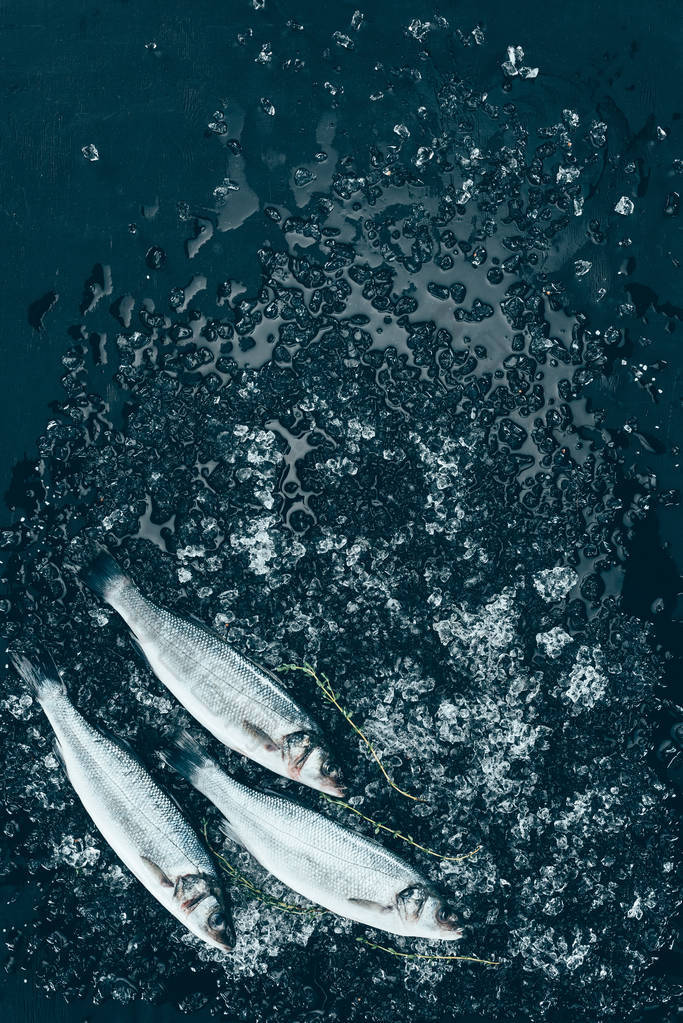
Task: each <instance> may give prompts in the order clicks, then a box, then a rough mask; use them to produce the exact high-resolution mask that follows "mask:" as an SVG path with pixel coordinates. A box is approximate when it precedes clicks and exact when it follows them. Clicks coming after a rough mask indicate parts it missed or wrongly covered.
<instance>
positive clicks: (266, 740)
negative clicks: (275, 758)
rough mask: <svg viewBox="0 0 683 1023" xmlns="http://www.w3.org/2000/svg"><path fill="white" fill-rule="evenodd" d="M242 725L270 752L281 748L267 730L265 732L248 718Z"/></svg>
mask: <svg viewBox="0 0 683 1023" xmlns="http://www.w3.org/2000/svg"><path fill="white" fill-rule="evenodd" d="M242 727H243V728H244V730H245V732H247V734H248V735H250V736H251V737H252V739H255V740H256V741H257V742H260V743H261V744H262V746H263V748H264V749H265V750H267V752H268V753H275V752H276V750H278V749H279V748H280V747H279V746H278V745H277V743H276V742H275V741H274V740H273V739H271V737H270V736H269V735H268V733H267V732H264V731H263V729H262V728H259V727H258V725H253V724H252V723H251V721H247V719H246V718H245V719H244V721H243V722H242Z"/></svg>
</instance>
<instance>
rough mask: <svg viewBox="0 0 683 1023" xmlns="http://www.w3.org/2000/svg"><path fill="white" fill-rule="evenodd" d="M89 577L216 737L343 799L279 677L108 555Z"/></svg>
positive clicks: (311, 725) (337, 778)
mask: <svg viewBox="0 0 683 1023" xmlns="http://www.w3.org/2000/svg"><path fill="white" fill-rule="evenodd" d="M84 579H85V581H86V582H87V583H88V585H89V586H90V587H91V589H93V590H94V591H95V593H97V594H98V595H99V596H100V597H101V598H102V599H103V600H104V601H106V603H107V604H110V605H111V607H113V608H114V609H115V610H116V611H118V613H119V614H120V615H121V617H122V618H123V620H124V621H125V622H126V624H127V625H128V626H129V628H130V629H131V631H132V633H133V635H134V637H135V639H136V640H137V643H138V645H139V646H140V649H141V650H142V652H143V654H144V656H145V657H146V659H147V660H148V662H149V664H150V666H151V668H152V670H153V671H154V673H155V675H156V676H157V678H159V679H160V681H161V682H163V683H164V685H165V686H167V687H168V688H169V689H170V691H171V692H172V693H173V695H174V696H175V697H176V699H177V700H179V701H180V703H182V704H183V706H184V707H185V708H186V709H187V710H188V711H189V712H190V714H191V715H192V716H193V717H194V718H196V719H197V721H199V723H200V724H202V725H203V726H204V728H206V729H207V730H208V731H209V732H211V734H212V735H215V737H216V738H217V739H219V740H220V741H221V742H222V743H224V744H225V745H226V746H228V747H229V748H230V749H234V750H237V752H238V753H242V754H243V755H244V756H245V757H249V758H250V759H251V760H255V761H256V762H257V763H259V764H263V766H264V767H267V768H269V770H271V771H274V772H275V773H276V774H281V775H283V776H284V777H285V778H293V779H295V780H296V781H299V782H301V783H302V784H303V785H309V786H310V787H311V788H312V789H320V790H321V791H323V792H331V793H333V794H334V795H343V788H342V785H341V775H340V772H339V770H338V768H337V767H336V765H335V764H334V763H333V761H332V759H331V757H330V755H329V753H328V752H327V750H326V749H325V746H324V745H323V741H322V737H321V734H320V730H319V728H318V726H317V724H316V723H315V721H313V719H312V718H311V717H309V716H308V714H307V713H306V712H305V711H303V710H302V709H301V708H300V707H298V706H297V704H296V703H295V702H294V700H292V698H291V697H290V696H288V694H287V693H286V692H285V690H284V689H283V688H282V686H281V684H280V682H279V681H278V679H277V678H276V677H275V676H274V675H272V674H271V673H270V672H269V671H266V670H265V669H264V668H261V667H259V666H258V665H257V664H254V662H253V661H251V660H249V658H248V657H245V656H244V655H243V654H240V653H238V651H237V650H235V649H233V647H231V646H230V644H229V643H226V642H225V640H223V639H220V638H219V637H218V636H217V635H216V634H215V633H214V632H212V631H211V629H209V628H208V627H207V626H205V625H202V624H201V623H200V622H196V621H193V620H192V619H188V618H185V617H183V616H182V615H179V614H174V613H173V612H171V611H167V610H166V609H165V608H162V607H157V606H156V605H155V604H153V603H152V602H151V601H150V600H147V598H146V597H144V596H143V595H142V594H141V593H140V591H139V590H138V589H137V587H136V586H135V584H134V583H133V582H132V580H131V579H129V578H128V576H127V575H125V574H124V572H122V570H121V569H120V567H119V566H118V565H117V563H116V562H115V561H114V559H113V558H112V557H111V556H110V555H109V554H108V553H106V552H101V553H100V554H99V555H98V556H97V557H96V558H95V560H94V561H93V563H92V564H91V565H90V566H89V568H88V569H87V570H86V571H85V572H84Z"/></svg>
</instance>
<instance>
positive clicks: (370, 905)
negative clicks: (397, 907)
mask: <svg viewBox="0 0 683 1023" xmlns="http://www.w3.org/2000/svg"><path fill="white" fill-rule="evenodd" d="M348 901H349V902H351V903H352V904H353V905H354V906H359V907H360V909H369V910H372V912H373V913H391V911H392V909H393V908H394V907H393V906H383V905H382V904H381V903H380V902H373V901H372V899H354V898H353V897H352V896H351V895H350V896H349V898H348Z"/></svg>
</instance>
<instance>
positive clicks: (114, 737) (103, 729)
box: [97, 724, 140, 763]
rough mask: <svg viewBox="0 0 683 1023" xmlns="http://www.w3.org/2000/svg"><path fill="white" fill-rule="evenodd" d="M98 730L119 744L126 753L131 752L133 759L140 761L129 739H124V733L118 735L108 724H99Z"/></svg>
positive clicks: (106, 737)
mask: <svg viewBox="0 0 683 1023" xmlns="http://www.w3.org/2000/svg"><path fill="white" fill-rule="evenodd" d="M97 731H98V732H100V733H101V734H102V735H103V736H104V737H105V739H109V741H110V742H113V743H114V744H115V745H116V746H119V747H120V748H121V749H122V750H124V751H125V752H126V753H128V754H130V756H131V757H133V759H134V760H135V761H137V763H139V762H140V758H139V756H138V755H137V753H136V752H135V750H134V749H133V747H132V746H131V744H130V742H129V741H128V739H124V737H123V736H122V735H116V734H115V733H114V732H113V731H112V730H111V728H108V727H107V725H100V724H98V725H97Z"/></svg>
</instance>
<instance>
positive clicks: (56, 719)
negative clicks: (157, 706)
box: [10, 653, 235, 951]
mask: <svg viewBox="0 0 683 1023" xmlns="http://www.w3.org/2000/svg"><path fill="white" fill-rule="evenodd" d="M10 657H11V660H12V663H13V664H14V666H15V668H16V669H17V671H18V672H19V674H20V675H21V676H22V678H23V679H24V680H25V681H26V682H27V683H28V684H29V685H30V687H31V689H32V690H33V693H34V696H35V698H36V699H37V700H38V702H39V703H40V705H41V706H42V708H43V710H44V712H45V714H46V716H47V718H48V721H49V722H50V724H51V725H52V728H53V730H54V733H55V737H56V744H55V745H56V752H57V754H58V756H59V758H60V759H61V761H62V763H63V765H64V768H65V770H66V774H67V776H68V778H69V781H70V782H71V784H72V785H73V787H74V789H75V790H76V794H77V795H78V797H79V799H80V800H81V802H82V803H83V806H84V807H85V809H86V810H87V812H88V813H89V815H90V816H91V817H92V819H93V821H94V823H95V824H96V826H97V827H98V829H99V830H100V832H101V833H102V835H103V837H104V839H105V840H106V841H107V842H108V843H109V845H110V846H111V847H112V849H113V850H114V852H115V853H116V854H117V856H118V857H119V858H120V859H121V860H123V862H124V863H125V865H126V866H127V867H128V869H129V870H130V871H131V872H132V873H133V874H134V875H135V876H136V877H137V878H138V880H139V881H141V882H142V884H143V885H144V886H145V888H147V890H148V891H149V892H151V894H152V895H153V896H154V897H155V898H156V899H158V900H159V902H160V903H161V904H162V906H165V907H166V909H167V910H168V911H169V912H170V913H172V914H173V916H175V917H177V919H178V920H180V922H181V923H182V924H184V925H185V927H187V928H188V930H190V931H192V933H193V934H196V935H197V937H199V938H201V939H202V940H203V941H205V942H207V944H209V945H212V946H215V947H216V948H220V949H223V950H225V951H230V950H231V949H233V948H234V947H235V932H234V930H233V927H232V923H231V921H230V919H229V917H228V914H227V911H226V908H225V905H224V897H223V892H222V889H221V885H220V881H219V879H218V876H217V874H216V870H215V867H214V865H213V862H212V860H211V858H210V856H209V854H208V852H207V851H206V849H205V848H204V846H203V845H202V844H201V842H200V841H199V839H198V838H197V836H196V835H195V833H194V831H193V830H192V828H191V827H190V825H189V824H188V823H187V821H186V820H185V818H184V817H183V815H182V814H181V812H180V810H179V809H178V807H177V806H176V804H175V803H174V802H173V801H172V800H171V799H170V798H169V797H168V796H167V795H166V793H165V792H163V791H162V789H161V788H159V786H158V785H157V784H156V782H155V781H154V780H153V779H152V778H151V777H150V775H149V774H148V773H147V771H145V769H144V768H143V767H142V765H141V764H140V763H139V761H138V760H137V759H136V758H135V757H134V756H133V755H132V753H130V752H129V751H128V750H127V749H125V748H124V747H123V746H121V745H120V744H119V743H118V742H116V741H114V740H113V739H110V738H108V737H107V736H106V735H103V734H102V733H101V732H99V731H98V730H97V729H96V728H94V727H93V726H92V725H91V724H89V723H88V722H87V721H86V720H85V718H84V717H83V716H82V715H81V714H80V713H79V712H78V711H77V710H76V708H75V707H74V706H73V704H72V703H71V701H70V700H69V697H68V696H67V694H66V690H65V687H64V685H63V683H62V682H61V680H60V677H59V673H58V671H57V668H56V667H55V665H54V663H53V662H52V659H51V658H50V657H49V655H48V654H46V653H40V654H39V655H38V656H37V657H35V658H34V659H33V660H32V661H29V660H28V659H27V658H25V657H22V656H21V655H19V654H16V653H10Z"/></svg>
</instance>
